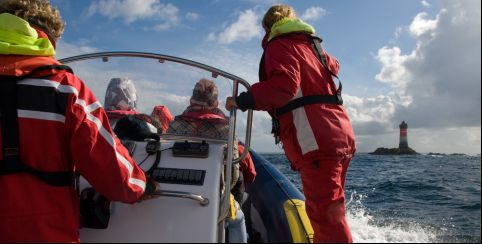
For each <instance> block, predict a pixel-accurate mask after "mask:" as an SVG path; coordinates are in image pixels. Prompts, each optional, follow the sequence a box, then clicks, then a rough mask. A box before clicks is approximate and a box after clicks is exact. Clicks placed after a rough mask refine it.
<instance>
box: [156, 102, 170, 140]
mask: <svg viewBox="0 0 482 244" xmlns="http://www.w3.org/2000/svg"><path fill="white" fill-rule="evenodd" d="M151 118H152V120H153V122H154V125H156V124H158V125H159V126H156V127H157V129H158V130H159V133H162V134H164V133H166V131H167V128H169V123H171V121H173V120H174V116H172V114H171V112H170V111H169V109H168V108H167V107H166V106H162V105H158V106H155V107H154V109H153V110H152V113H151Z"/></svg>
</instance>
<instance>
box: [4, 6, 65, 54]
mask: <svg viewBox="0 0 482 244" xmlns="http://www.w3.org/2000/svg"><path fill="white" fill-rule="evenodd" d="M0 54H3V55H28V56H54V55H55V49H54V47H53V46H52V44H51V43H50V41H49V40H48V39H47V38H38V34H37V31H36V30H35V29H34V28H32V27H31V26H30V25H29V23H28V22H27V21H25V20H24V19H22V18H19V17H17V16H15V15H12V14H8V13H2V14H0Z"/></svg>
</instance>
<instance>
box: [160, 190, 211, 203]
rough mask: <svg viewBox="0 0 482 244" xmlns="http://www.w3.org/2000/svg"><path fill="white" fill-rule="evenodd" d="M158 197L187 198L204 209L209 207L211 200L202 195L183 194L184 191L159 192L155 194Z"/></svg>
mask: <svg viewBox="0 0 482 244" xmlns="http://www.w3.org/2000/svg"><path fill="white" fill-rule="evenodd" d="M153 195H156V196H165V197H178V198H187V199H192V200H194V201H197V202H199V204H200V205H201V206H203V207H206V206H207V205H209V199H207V198H206V197H203V196H201V195H196V194H194V193H190V192H182V191H158V192H155V193H153Z"/></svg>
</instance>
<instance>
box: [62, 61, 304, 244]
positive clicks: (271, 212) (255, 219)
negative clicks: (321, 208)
mask: <svg viewBox="0 0 482 244" xmlns="http://www.w3.org/2000/svg"><path fill="white" fill-rule="evenodd" d="M119 60H122V62H124V64H127V65H125V66H122V68H120V69H118V70H113V69H112V67H113V66H116V65H119V62H120V61H119ZM126 60H128V61H126ZM140 60H142V61H140ZM59 61H60V62H61V63H63V64H66V65H69V66H70V67H72V68H73V70H74V72H75V73H76V75H77V76H78V77H80V78H81V79H83V80H84V81H85V82H86V83H87V85H88V86H89V87H91V89H92V90H93V92H94V93H95V95H96V96H97V97H102V94H101V93H102V92H105V90H102V89H101V86H99V85H98V82H99V80H97V81H95V82H97V83H92V84H89V83H88V81H89V80H95V78H93V74H94V73H98V74H99V75H101V76H104V78H100V79H103V80H106V81H107V80H108V79H107V77H114V76H121V75H126V72H128V71H126V68H125V67H132V68H134V67H140V69H141V70H140V71H139V72H140V73H145V71H144V70H143V69H145V68H147V67H155V68H154V70H155V71H156V70H158V67H159V66H165V65H166V64H172V65H175V66H178V65H181V67H183V68H182V69H181V70H182V72H181V73H182V74H183V75H186V74H190V72H191V71H188V68H189V70H190V69H195V70H198V72H201V73H203V75H211V76H212V77H213V78H215V79H216V80H219V79H223V80H227V81H229V86H227V87H228V88H231V90H230V91H229V94H232V95H237V94H238V92H239V90H240V88H241V89H249V87H250V85H249V83H248V82H247V81H246V80H244V79H242V78H240V77H238V76H235V75H233V74H230V73H227V72H225V71H222V70H220V69H217V68H214V67H212V66H209V65H206V64H203V63H200V62H195V61H192V60H188V59H184V58H179V57H175V56H168V55H163V54H154V53H143V52H98V53H91V54H84V55H78V56H73V57H69V58H64V59H61V60H59ZM89 65H91V66H92V67H94V68H93V69H95V70H94V71H92V70H89V69H88V68H86V67H87V66H89ZM169 72H170V71H169V70H168V71H165V73H169ZM134 73H135V72H130V73H129V74H130V75H132V74H134ZM191 76H194V75H191ZM196 76H198V74H197V73H196ZM151 77H158V78H159V77H162V78H166V77H165V76H163V75H161V74H159V73H158V74H155V75H152V76H151ZM171 77H173V78H175V77H176V76H171ZM140 79H142V78H140ZM174 83H176V86H173V87H177V86H178V83H177V82H174ZM96 84H97V86H96ZM146 84H150V85H146V86H145V87H147V88H146V93H148V92H152V91H150V90H152V85H156V84H157V83H156V82H154V83H152V82H151V83H149V82H147V83H146ZM179 86H181V85H179ZM92 87H93V88H92ZM186 87H187V86H186ZM191 87H192V86H191ZM218 87H219V86H218ZM224 87H226V84H224ZM180 90H186V89H183V87H181V88H180ZM191 90H192V88H191ZM191 90H190V91H191ZM178 98H179V97H178ZM242 115H243V116H245V118H244V119H240V117H241V116H239V115H238V114H237V112H236V111H235V110H232V111H229V136H228V138H226V139H215V138H207V137H200V136H189V135H173V134H158V137H157V138H154V139H152V138H151V139H147V140H143V141H122V142H123V144H124V145H126V147H127V148H128V149H129V151H130V153H131V155H132V157H133V158H134V159H135V161H136V162H138V165H139V166H140V167H141V168H142V169H143V170H144V171H146V172H147V173H149V174H150V175H151V177H152V178H153V179H155V180H156V181H158V182H160V185H161V190H160V191H158V192H156V195H158V197H157V198H155V199H152V200H148V201H143V202H140V203H136V204H124V203H119V202H112V203H109V204H108V205H107V208H106V204H105V202H102V203H101V206H100V210H99V209H98V208H99V206H98V205H97V206H96V205H86V206H87V207H85V206H84V208H87V210H88V212H89V211H90V214H93V215H96V214H97V215H101V216H102V217H103V219H102V218H101V221H100V224H99V223H96V222H95V221H94V222H93V223H90V222H87V221H85V222H84V226H83V227H82V228H81V230H80V239H81V241H82V242H110V243H113V242H144V243H151V242H156V243H165V242H169V243H216V242H219V243H224V242H227V241H228V239H227V235H228V233H227V231H226V228H225V222H226V219H227V217H228V212H229V200H230V192H229V191H227V190H224V189H225V186H229V185H230V184H229V183H230V182H231V177H232V175H231V169H232V165H233V163H237V162H240V161H241V160H242V159H243V158H244V157H246V155H247V153H248V152H249V153H250V155H251V157H252V159H253V161H254V164H255V168H256V171H257V176H256V180H255V182H254V183H252V184H249V185H248V186H247V189H246V193H247V194H246V196H247V199H246V201H245V203H244V204H243V207H242V209H243V212H244V215H245V218H246V227H247V232H248V234H249V242H263V243H270V242H286V243H301V242H303V243H306V242H313V229H312V227H311V225H310V222H309V219H308V217H307V215H306V211H305V204H304V196H303V194H301V192H300V191H299V190H298V189H297V188H296V187H295V186H294V185H293V183H292V182H291V181H290V180H288V179H287V178H286V177H285V176H284V175H283V174H282V173H281V172H280V171H279V170H278V169H277V168H276V167H275V166H274V165H272V164H271V163H270V162H268V161H267V160H266V159H265V158H263V156H261V155H260V154H258V153H256V151H255V150H254V149H253V148H251V134H252V121H253V111H251V110H249V111H248V112H247V113H245V114H242ZM238 120H239V121H242V122H243V124H244V125H245V130H242V131H239V130H238V131H237V126H236V125H237V121H238ZM238 133H239V134H242V135H244V140H241V141H242V143H243V144H244V146H245V148H246V149H247V150H245V151H244V153H243V154H241V155H239V157H238V158H233V157H234V154H233V147H234V142H235V137H236V135H237V134H238ZM225 145H227V160H223V157H224V147H225ZM88 189H92V188H91V186H90V184H89V183H88V182H87V181H86V180H85V179H83V178H82V177H80V180H79V192H88V191H87V190H88ZM84 190H85V191H84ZM81 196H82V195H81ZM84 215H85V216H83V217H88V214H87V213H84ZM97 217H98V216H97ZM102 220H103V221H102Z"/></svg>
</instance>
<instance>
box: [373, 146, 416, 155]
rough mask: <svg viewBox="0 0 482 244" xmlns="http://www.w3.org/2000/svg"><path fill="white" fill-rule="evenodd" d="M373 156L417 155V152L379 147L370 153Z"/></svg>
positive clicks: (409, 149) (407, 149)
mask: <svg viewBox="0 0 482 244" xmlns="http://www.w3.org/2000/svg"><path fill="white" fill-rule="evenodd" d="M370 154H373V155H419V153H418V152H416V151H415V150H413V149H411V148H384V147H379V148H377V150H375V151H374V152H372V153H370Z"/></svg>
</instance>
